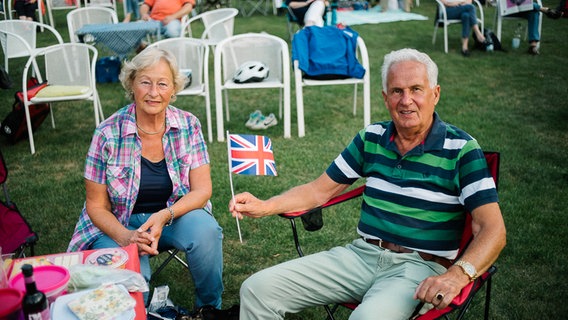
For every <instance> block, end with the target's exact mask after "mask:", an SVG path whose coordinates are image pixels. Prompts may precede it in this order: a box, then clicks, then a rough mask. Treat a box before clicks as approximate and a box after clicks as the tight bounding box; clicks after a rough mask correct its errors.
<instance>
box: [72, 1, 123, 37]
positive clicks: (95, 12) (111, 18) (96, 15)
mask: <svg viewBox="0 0 568 320" xmlns="http://www.w3.org/2000/svg"><path fill="white" fill-rule="evenodd" d="M95 23H118V16H117V15H116V11H114V10H113V9H111V8H107V7H102V6H90V7H84V8H77V9H73V10H71V11H69V13H67V28H68V30H69V40H70V41H71V42H81V41H79V37H78V36H77V35H76V34H75V32H76V31H77V30H79V29H81V27H82V26H84V25H86V24H95Z"/></svg>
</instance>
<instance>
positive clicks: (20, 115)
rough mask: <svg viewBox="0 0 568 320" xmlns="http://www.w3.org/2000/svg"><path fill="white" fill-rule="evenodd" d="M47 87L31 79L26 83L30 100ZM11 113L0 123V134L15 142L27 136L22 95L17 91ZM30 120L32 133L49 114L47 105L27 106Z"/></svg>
mask: <svg viewBox="0 0 568 320" xmlns="http://www.w3.org/2000/svg"><path fill="white" fill-rule="evenodd" d="M45 86H47V82H44V83H38V81H37V79H35V78H32V79H30V80H29V81H28V95H29V98H30V99H31V98H32V97H34V96H35V95H36V93H37V92H38V91H39V90H41V89H43V88H44V87H45ZM14 100H15V101H14V104H13V105H12V111H10V113H8V115H7V116H6V117H5V118H4V120H2V122H1V123H0V134H1V135H3V136H5V137H6V138H7V139H8V142H10V143H12V144H15V143H16V142H18V141H20V140H22V139H24V138H26V137H27V136H28V126H27V125H26V113H25V110H24V94H23V92H22V91H18V92H16V94H15V97H14ZM29 110H30V118H31V122H32V130H33V132H35V131H36V129H37V128H38V127H39V126H40V125H41V124H42V123H43V121H44V120H45V118H46V117H47V115H48V114H49V112H50V106H49V103H41V104H32V105H30V106H29Z"/></svg>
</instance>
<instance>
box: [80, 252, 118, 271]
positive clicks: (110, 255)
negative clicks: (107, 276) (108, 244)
mask: <svg viewBox="0 0 568 320" xmlns="http://www.w3.org/2000/svg"><path fill="white" fill-rule="evenodd" d="M127 261H128V252H126V251H125V250H124V249H121V248H105V249H98V250H96V251H95V252H93V253H91V254H90V255H89V256H88V257H87V259H85V264H87V265H95V266H107V267H112V268H115V269H124V268H125V266H126V262H127Z"/></svg>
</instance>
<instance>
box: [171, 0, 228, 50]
mask: <svg viewBox="0 0 568 320" xmlns="http://www.w3.org/2000/svg"><path fill="white" fill-rule="evenodd" d="M237 14H239V10H237V9H235V8H221V9H216V10H211V11H206V12H203V13H201V14H198V15H196V16H194V17H192V18H190V19H188V20H187V21H185V22H184V23H183V24H182V27H181V36H182V37H189V38H198V37H197V35H194V34H193V32H192V28H191V27H192V25H193V26H195V25H196V24H198V23H201V24H202V25H203V27H204V30H203V33H201V36H200V37H199V38H201V39H202V40H207V43H208V44H209V45H210V46H212V48H214V47H215V45H216V44H217V43H219V42H220V41H221V40H223V39H226V38H228V37H231V36H232V35H233V31H234V25H235V16H237Z"/></svg>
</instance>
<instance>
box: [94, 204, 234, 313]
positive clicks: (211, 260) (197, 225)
mask: <svg viewBox="0 0 568 320" xmlns="http://www.w3.org/2000/svg"><path fill="white" fill-rule="evenodd" d="M149 217H150V214H143V213H139V214H133V215H132V216H131V217H130V225H129V226H128V229H131V230H136V229H138V227H139V226H141V225H142V224H143V223H144V222H146V220H148V218H149ZM222 231H223V230H222V229H221V227H220V226H219V224H218V223H217V221H216V220H215V218H214V217H213V216H212V215H211V214H209V213H208V212H207V211H205V210H203V209H198V210H193V211H190V212H188V213H186V214H184V215H183V216H181V217H179V218H177V219H176V220H174V223H173V224H172V225H171V226H169V227H164V230H163V231H162V236H161V238H160V241H159V243H158V250H159V251H164V250H167V249H169V248H177V249H180V250H181V251H183V252H185V257H186V261H187V264H188V265H189V270H190V272H189V275H190V276H191V277H192V278H193V283H194V285H195V294H196V301H195V307H201V306H203V305H212V306H214V307H216V308H218V309H219V308H221V294H222V293H223V279H222V277H223V246H222V242H223V233H222ZM111 247H118V244H117V243H116V242H115V241H114V240H112V239H111V238H110V237H109V236H107V235H104V236H102V237H100V238H99V239H97V240H96V241H95V242H93V244H92V245H91V249H100V248H111ZM140 272H141V273H142V275H143V276H144V278H145V279H146V281H150V276H151V274H152V271H151V269H150V256H148V255H144V256H140ZM144 299H145V301H146V300H147V299H148V294H147V293H145V294H144Z"/></svg>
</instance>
